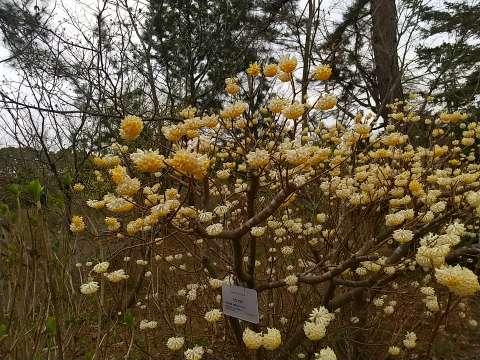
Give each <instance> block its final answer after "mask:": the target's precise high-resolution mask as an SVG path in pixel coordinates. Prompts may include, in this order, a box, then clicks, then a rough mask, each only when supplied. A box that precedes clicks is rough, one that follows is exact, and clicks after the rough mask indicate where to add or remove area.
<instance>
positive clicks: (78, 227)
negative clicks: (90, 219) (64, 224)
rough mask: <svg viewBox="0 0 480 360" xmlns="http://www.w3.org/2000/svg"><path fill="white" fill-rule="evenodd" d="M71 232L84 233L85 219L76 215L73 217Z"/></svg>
mask: <svg viewBox="0 0 480 360" xmlns="http://www.w3.org/2000/svg"><path fill="white" fill-rule="evenodd" d="M70 230H71V231H72V232H74V233H80V232H82V231H84V230H85V223H84V222H83V217H81V216H79V215H74V216H73V217H72V222H71V223H70Z"/></svg>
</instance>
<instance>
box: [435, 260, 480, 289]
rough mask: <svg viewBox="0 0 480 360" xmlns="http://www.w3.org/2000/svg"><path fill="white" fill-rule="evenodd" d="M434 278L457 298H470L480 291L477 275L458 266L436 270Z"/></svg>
mask: <svg viewBox="0 0 480 360" xmlns="http://www.w3.org/2000/svg"><path fill="white" fill-rule="evenodd" d="M435 278H436V279H437V281H438V282H439V283H440V284H442V285H444V286H446V287H448V289H449V290H450V291H451V292H453V293H454V294H455V295H458V296H472V295H474V294H475V293H476V292H477V291H479V290H480V285H479V283H478V277H477V275H475V273H474V272H473V271H472V270H470V269H467V268H464V267H461V266H460V265H456V266H450V265H449V266H444V267H442V268H440V269H436V270H435Z"/></svg>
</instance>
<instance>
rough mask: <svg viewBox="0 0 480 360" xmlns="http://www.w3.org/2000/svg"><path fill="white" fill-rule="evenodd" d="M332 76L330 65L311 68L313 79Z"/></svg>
mask: <svg viewBox="0 0 480 360" xmlns="http://www.w3.org/2000/svg"><path fill="white" fill-rule="evenodd" d="M331 76H332V68H331V67H330V65H319V66H317V67H315V69H314V70H313V78H314V79H315V80H321V81H325V80H328V79H330V77H331Z"/></svg>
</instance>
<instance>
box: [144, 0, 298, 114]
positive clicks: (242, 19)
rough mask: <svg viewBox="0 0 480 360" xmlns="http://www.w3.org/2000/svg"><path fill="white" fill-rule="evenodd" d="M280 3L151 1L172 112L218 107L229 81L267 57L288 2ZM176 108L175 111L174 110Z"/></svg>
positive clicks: (151, 36) (152, 25) (154, 33)
mask: <svg viewBox="0 0 480 360" xmlns="http://www.w3.org/2000/svg"><path fill="white" fill-rule="evenodd" d="M292 2H294V1H291V0H290V1H289V0H280V1H278V0H277V1H275V2H273V3H272V2H270V1H253V0H248V1H245V0H221V1H211V0H194V1H191V0H175V1H166V0H151V1H150V15H151V17H150V24H149V25H150V28H151V29H152V34H146V38H147V40H150V41H151V42H152V43H153V49H154V50H155V58H156V60H157V61H158V63H159V64H160V66H161V68H162V73H163V76H164V77H165V84H166V85H167V89H168V91H167V97H168V102H169V104H170V105H171V106H170V107H171V108H175V106H178V105H195V106H197V107H199V108H200V109H209V108H218V106H219V105H220V99H221V95H222V93H223V89H224V86H225V83H224V80H225V78H227V77H231V76H235V75H236V74H237V73H238V72H239V71H241V70H244V69H245V67H246V66H248V64H249V63H250V62H253V61H255V60H257V59H258V58H259V57H260V55H261V54H266V51H267V42H268V41H272V40H273V39H274V38H275V34H276V33H277V31H278V29H277V28H276V27H275V26H274V24H275V23H276V22H277V19H278V15H280V14H281V12H282V11H284V10H282V9H284V7H285V5H286V4H287V3H292ZM172 105H173V106H172Z"/></svg>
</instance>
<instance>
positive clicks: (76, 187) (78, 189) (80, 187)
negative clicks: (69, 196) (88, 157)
mask: <svg viewBox="0 0 480 360" xmlns="http://www.w3.org/2000/svg"><path fill="white" fill-rule="evenodd" d="M84 189H85V186H84V185H83V184H80V183H76V184H75V185H73V191H75V192H82V191H83V190H84Z"/></svg>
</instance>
